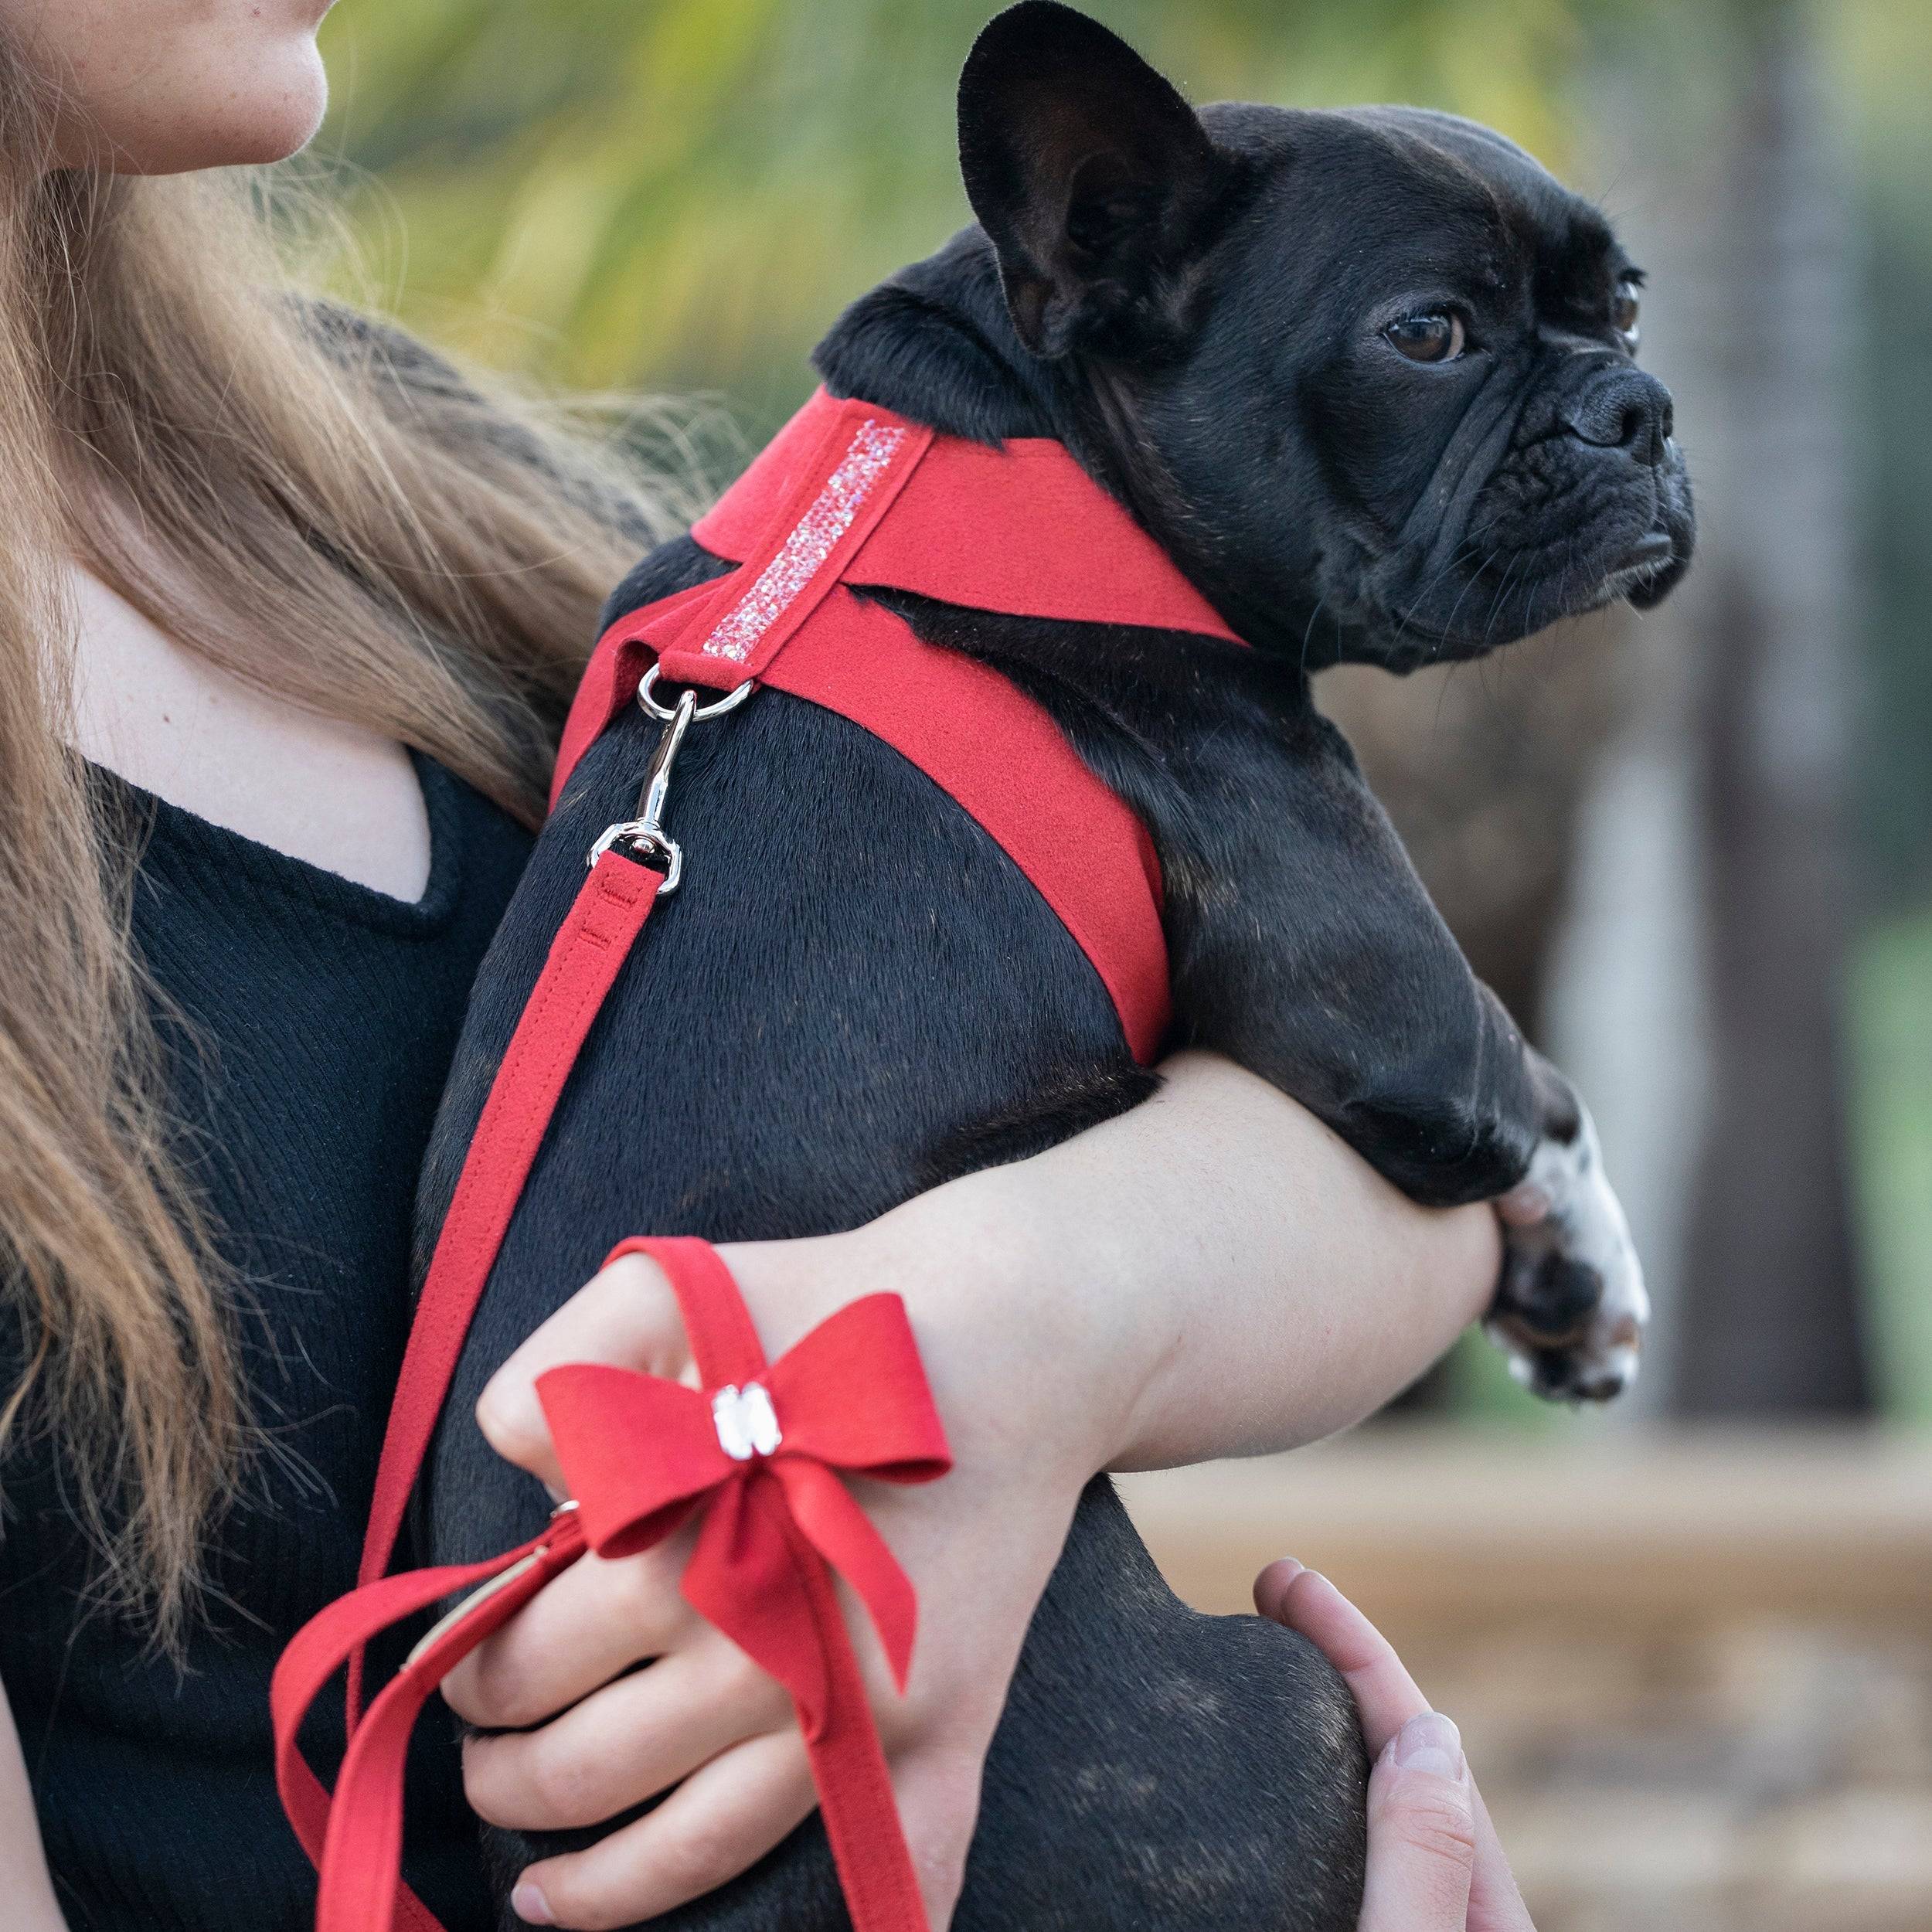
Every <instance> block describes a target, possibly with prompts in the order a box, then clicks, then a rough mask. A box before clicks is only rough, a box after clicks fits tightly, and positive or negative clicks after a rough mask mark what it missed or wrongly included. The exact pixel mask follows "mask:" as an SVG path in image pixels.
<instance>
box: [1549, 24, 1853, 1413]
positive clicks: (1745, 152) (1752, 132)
mask: <svg viewBox="0 0 1932 1932" xmlns="http://www.w3.org/2000/svg"><path fill="white" fill-rule="evenodd" d="M1678 36H1691V37H1692V38H1694V39H1702V43H1703V44H1702V47H1701V49H1693V50H1687V49H1686V48H1685V47H1684V46H1665V47H1663V48H1662V49H1660V52H1661V53H1662V54H1663V56H1664V57H1665V60H1667V61H1672V62H1679V61H1684V60H1685V56H1686V53H1687V51H1689V56H1690V58H1689V62H1687V63H1686V66H1688V65H1689V64H1695V65H1696V66H1697V67H1698V68H1699V70H1700V71H1699V73H1698V74H1697V76H1696V77H1695V79H1694V80H1686V79H1685V68H1683V67H1680V68H1679V70H1678V71H1677V72H1676V73H1668V72H1667V73H1659V74H1658V76H1656V77H1655V85H1654V87H1652V89H1651V90H1649V91H1648V92H1647V93H1646V94H1645V96H1644V97H1643V99H1642V100H1626V101H1624V102H1621V103H1618V104H1615V105H1616V106H1617V107H1619V109H1620V110H1621V111H1622V112H1623V113H1624V117H1625V118H1624V133H1625V138H1631V137H1632V136H1634V138H1635V139H1636V140H1637V141H1638V144H1639V145H1640V148H1641V151H1640V152H1639V153H1638V154H1637V155H1635V156H1634V157H1633V162H1634V165H1631V167H1629V168H1628V169H1626V168H1623V167H1621V166H1619V167H1616V168H1613V169H1612V170H1611V171H1610V178H1611V181H1612V182H1613V193H1612V196H1611V199H1612V202H1613V213H1616V214H1617V215H1618V216H1620V217H1621V219H1622V222H1623V225H1624V228H1625V230H1626V232H1627V233H1628V235H1629V236H1630V238H1631V240H1632V242H1633V244H1634V250H1635V252H1636V253H1637V255H1638V259H1640V260H1645V261H1646V262H1647V263H1648V264H1649V265H1651V267H1653V269H1654V270H1655V271H1656V294H1655V313H1656V315H1657V319H1658V325H1659V326H1658V330H1657V332H1656V339H1657V341H1658V345H1659V346H1660V348H1661V349H1662V352H1663V353H1662V355H1661V356H1660V358H1659V359H1658V364H1657V366H1658V369H1659V372H1660V373H1661V374H1662V376H1664V379H1665V380H1666V381H1667V382H1668V383H1671V385H1672V387H1673V389H1675V392H1676V393H1677V396H1678V401H1679V433H1680V434H1681V436H1682V440H1683V441H1684V444H1685V448H1686V450H1687V451H1688V452H1689V459H1690V464H1691V469H1692V476H1693V478H1694V479H1695V481H1696V485H1697V488H1698V497H1699V518H1700V523H1701V537H1702V542H1701V546H1700V556H1699V562H1698V563H1697V566H1696V568H1695V569H1694V570H1693V571H1692V574H1691V577H1690V578H1689V581H1688V583H1686V585H1685V587H1684V588H1683V589H1682V590H1680V591H1679V594H1678V595H1677V596H1676V597H1675V598H1674V599H1672V600H1671V602H1670V603H1668V604H1666V605H1665V607H1663V609H1662V611H1659V612H1658V614H1655V616H1653V617H1650V618H1648V620H1646V622H1645V626H1644V631H1643V636H1642V641H1641V645H1640V646H1639V655H1638V662H1639V663H1640V665H1643V666H1645V667H1647V669H1648V673H1649V675H1648V676H1647V677H1646V679H1645V687H1644V695H1643V697H1642V699H1641V704H1640V706H1639V716H1638V718H1637V719H1636V720H1635V721H1634V723H1633V726H1632V728H1631V735H1630V736H1629V738H1628V740H1627V742H1626V744H1625V746H1624V748H1623V750H1622V753H1621V757H1620V758H1618V759H1615V760H1612V762H1611V767H1609V769H1608V771H1607V776H1606V778H1605V780H1604V782H1603V784H1602V785H1601V786H1600V789H1599V791H1598V794H1597V799H1596V801H1595V805H1594V810H1593V811H1592V813H1591V814H1590V815H1589V818H1587V828H1586V832H1585V835H1584V840H1583V852H1584V864H1583V876H1582V878H1581V879H1580V885H1579V892H1578V898H1577V919H1576V920H1575V922H1574V923H1573V926H1572V928H1571V930H1570V934H1569V935H1568V937H1567V940H1566V945H1565V947H1564V954H1565V957H1566V961H1568V968H1567V970H1566V971H1564V972H1563V973H1562V974H1560V976H1559V985H1558V988H1557V990H1556V995H1555V998H1554V1001H1553V1005H1555V1007H1556V1009H1557V1012H1558V1016H1559V1024H1558V1025H1557V1026H1556V1029H1555V1030H1556V1034H1557V1036H1558V1039H1557V1043H1558V1045H1559V1047H1560V1049H1562V1050H1563V1051H1564V1052H1566V1053H1567V1055H1568V1056H1569V1058H1570V1060H1571V1061H1572V1062H1573V1063H1574V1064H1575V1070H1576V1071H1577V1073H1578V1075H1579V1077H1580V1080H1581V1081H1582V1083H1583V1086H1584V1088H1585V1090H1586V1091H1587V1092H1589V1091H1591V1090H1592V1088H1593V1085H1594V1082H1593V1080H1592V1073H1591V1063H1592V1062H1599V1063H1602V1062H1607V1060H1610V1059H1611V1057H1612V1056H1614V1055H1617V1054H1621V1053H1624V1052H1625V1051H1626V1049H1627V1050H1628V1054H1629V1057H1628V1059H1627V1060H1625V1061H1624V1063H1623V1065H1622V1066H1620V1067H1614V1068H1613V1067H1611V1066H1606V1067H1605V1072H1606V1073H1607V1075H1608V1076H1609V1080H1608V1085H1607V1091H1606V1094H1605V1099H1606V1102H1607V1104H1606V1107H1604V1109H1602V1110H1600V1111H1602V1112H1604V1113H1606V1114H1607V1115H1608V1116H1609V1117H1608V1118H1607V1119H1605V1121H1604V1138H1605V1148H1606V1154H1607V1158H1608V1159H1609V1161H1610V1163H1611V1172H1612V1174H1613V1175H1616V1176H1617V1178H1618V1179H1620V1180H1621V1181H1624V1182H1625V1184H1626V1185H1628V1183H1629V1181H1630V1179H1632V1178H1634V1179H1635V1180H1636V1181H1637V1182H1638V1185H1636V1186H1635V1187H1634V1188H1633V1189H1631V1192H1632V1193H1633V1196H1634V1199H1633V1200H1632V1202H1631V1206H1632V1209H1633V1220H1634V1223H1635V1224H1636V1225H1637V1228H1638V1235H1639V1238H1640V1240H1642V1241H1644V1242H1645V1244H1646V1246H1647V1247H1648V1251H1649V1256H1650V1258H1651V1262H1652V1270H1653V1273H1654V1274H1655V1276H1656V1277H1657V1281H1658V1287H1659V1288H1660V1290H1662V1294H1660V1297H1659V1299H1660V1302H1661V1303H1662V1307H1661V1308H1660V1321H1659V1334H1658V1341H1659V1343H1660V1348H1659V1349H1658V1355H1660V1356H1661V1358H1662V1359H1661V1360H1659V1361H1658V1362H1655V1364H1654V1366H1655V1367H1658V1368H1661V1369H1663V1370H1664V1371H1665V1373H1664V1375H1663V1376H1662V1377H1661V1378H1658V1380H1661V1381H1662V1383H1663V1385H1664V1386H1663V1387H1662V1389H1658V1386H1656V1383H1655V1382H1653V1385H1652V1389H1651V1398H1650V1399H1651V1402H1652V1403H1653V1404H1654V1403H1657V1402H1658V1400H1659V1399H1660V1396H1661V1399H1662V1401H1663V1402H1664V1403H1665V1404H1667V1405H1668V1406H1669V1407H1671V1408H1672V1409H1674V1410H1677V1411H1678V1412H1679V1413H1684V1414H1687V1415H1691V1416H1697V1417H1716V1416H1724V1417H1736V1416H1742V1415H1747V1414H1778V1413H1781V1414H1797V1413H1834V1412H1845V1411H1850V1410H1859V1409H1862V1408H1863V1407H1864V1406H1866V1402H1867V1393H1868V1388H1867V1380H1866V1372H1865V1365H1864V1359H1863V1351H1862V1324H1861V1321H1860V1318H1859V1295H1858V1288H1857V1281H1856V1276H1855V1269H1854V1265H1853V1260H1852V1240H1851V1233H1850V1213H1849V1190H1848V1179H1847V1174H1846V1156H1845V1121H1844V1114H1845V1107H1844V1095H1843V1072H1842V1058H1843V1056H1842V1043H1841V1027H1840V1019H1839V1002H1840V999H1841V996H1842V965H1843V960H1844V952H1845V917H1846V910H1847V902H1848V899H1849V893H1850V888H1851V885H1852V881H1851V879H1850V878H1849V867H1850V865H1851V858H1850V852H1849V840H1848V837H1847V830H1846V822H1845V809H1844V802H1843V798H1842V788H1843V784H1844V779H1845V765H1846V757H1847V747H1848V732H1849V713H1850V709H1851V706H1850V690H1851V687H1852V675H1853V674H1852V665H1853V664H1854V662H1855V651H1856V645H1857V630H1856V624H1855V597H1854V587H1853V582H1852V575H1853V573H1852V539H1851V522H1850V507H1849V478H1848V452H1847V450H1846V447H1845V436H1846V430H1845V420H1846V407H1847V397H1846V385H1845V374H1844V372H1845V365H1846V363H1847V362H1848V361H1849V352H1850V348H1851V345H1850V342H1849V338H1848V329H1849V321H1850V317H1851V315H1852V301H1851V299H1850V298H1851V290H1852V275H1853V270H1854V260H1853V256H1852V246H1851V236H1852V215H1851V209H1850V204H1849V198H1848V196H1846V194H1845V192H1844V187H1843V182H1842V175H1841V168H1840V157H1839V156H1838V154H1837V152H1836V151H1835V149H1834V148H1833V146H1832V141H1831V138H1830V135H1831V125H1832V114H1831V104H1830V96H1829V89H1828V58H1827V56H1826V55H1825V52H1824V50H1823V49H1821V46H1820V45H1819V43H1818V35H1817V33H1816V32H1815V23H1814V20H1813V18H1812V16H1811V15H1810V14H1809V13H1808V12H1807V11H1806V10H1805V9H1803V8H1801V7H1798V6H1794V5H1753V4H1750V0H1740V3H1739V4H1736V5H1733V6H1731V7H1729V8H1726V9H1723V10H1722V11H1721V12H1720V10H1719V9H1710V10H1709V12H1702V10H1700V12H1699V14H1698V15H1691V16H1689V19H1688V20H1685V18H1684V17H1683V16H1679V20H1678V22H1674V23H1673V24H1672V26H1669V27H1668V28H1667V29H1665V39H1666V40H1669V39H1675V38H1677V37H1678ZM1700 55H1701V58H1700V57H1699V56H1700ZM1687 92H1688V93H1690V94H1699V93H1701V94H1703V95H1704V98H1702V99H1701V100H1698V101H1697V102H1696V104H1695V105H1694V106H1692V105H1691V104H1689V102H1687V100H1686V98H1685V96H1686V94H1687ZM1608 120H1609V124H1611V125H1612V127H1613V128H1614V124H1615V117H1614V116H1613V117H1608ZM1633 185H1634V186H1636V187H1637V188H1638V196H1639V199H1638V206H1635V207H1630V206H1621V207H1620V206H1617V205H1616V203H1617V202H1619V201H1623V202H1626V203H1628V200H1629V197H1630V191H1631V188H1632V186H1633ZM1617 190H1621V193H1620V192H1617ZM1646 306H1647V308H1650V307H1651V303H1650V302H1649V301H1647V304H1646ZM1647 326H1648V323H1647ZM1652 821H1655V822H1654V823H1653V822H1652ZM1647 827H1648V828H1649V832H1651V836H1650V837H1649V838H1648V839H1647V838H1646V828H1647ZM1593 849H1594V852H1595V854H1596V856H1595V859H1594V861H1593V859H1592V857H1591V854H1592V852H1593ZM1625 922H1628V923H1625ZM1620 928H1621V930H1620ZM1619 947H1621V949H1622V953H1623V956H1624V958H1625V960H1626V961H1627V963H1628V967H1629V973H1628V974H1627V975H1624V977H1623V978H1621V979H1620V978H1619V975H1618V971H1617V968H1614V966H1613V965H1608V964H1606V963H1605V961H1606V960H1607V959H1612V958H1614V957H1615V955H1616V954H1617V951H1618V949H1619ZM1631 975H1634V976H1635V981H1636V982H1641V984H1640V985H1638V990H1637V991H1636V992H1633V991H1632V985H1633V983H1634V982H1633V981H1632V980H1631ZM1646 988H1647V989H1648V990H1645V989H1646ZM1652 1024H1662V1026H1664V1028H1665V1033H1664V1036H1663V1037H1662V1039H1661V1040H1660V1039H1658V1037H1656V1036H1654V1035H1652V1034H1651V1033H1649V1032H1645V1031H1643V1030H1641V1029H1645V1027H1646V1026H1650V1025H1652ZM1633 1029H1634V1030H1633ZM1647 1059H1648V1064H1647ZM1620 1083H1621V1084H1620ZM1626 1167H1628V1168H1631V1169H1634V1175H1627V1174H1626V1172H1625V1168H1626Z"/></svg>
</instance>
